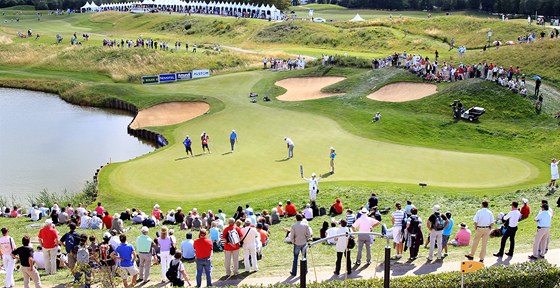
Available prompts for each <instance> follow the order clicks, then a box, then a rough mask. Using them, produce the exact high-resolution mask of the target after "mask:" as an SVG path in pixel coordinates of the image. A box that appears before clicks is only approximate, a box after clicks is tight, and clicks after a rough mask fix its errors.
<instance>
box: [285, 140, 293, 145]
mask: <svg viewBox="0 0 560 288" xmlns="http://www.w3.org/2000/svg"><path fill="white" fill-rule="evenodd" d="M285 141H286V144H288V145H290V146H294V141H292V139H290V138H286V140H285Z"/></svg>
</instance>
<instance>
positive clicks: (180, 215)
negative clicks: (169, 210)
mask: <svg viewBox="0 0 560 288" xmlns="http://www.w3.org/2000/svg"><path fill="white" fill-rule="evenodd" d="M175 210H177V212H175V223H177V225H181V223H183V221H185V213H183V208H181V206H179V207H177V209H175Z"/></svg>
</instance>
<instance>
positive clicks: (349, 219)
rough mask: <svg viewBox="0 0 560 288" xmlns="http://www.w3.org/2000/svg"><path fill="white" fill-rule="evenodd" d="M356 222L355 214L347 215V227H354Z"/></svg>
mask: <svg viewBox="0 0 560 288" xmlns="http://www.w3.org/2000/svg"><path fill="white" fill-rule="evenodd" d="M355 221H356V215H354V214H346V222H347V224H346V227H352V225H353V224H354V222H355Z"/></svg>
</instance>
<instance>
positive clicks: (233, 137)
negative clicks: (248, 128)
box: [229, 130, 238, 153]
mask: <svg viewBox="0 0 560 288" xmlns="http://www.w3.org/2000/svg"><path fill="white" fill-rule="evenodd" d="M237 141H238V140H237V133H236V132H235V130H231V134H229V143H230V144H231V153H233V148H234V146H235V144H236V143H237Z"/></svg>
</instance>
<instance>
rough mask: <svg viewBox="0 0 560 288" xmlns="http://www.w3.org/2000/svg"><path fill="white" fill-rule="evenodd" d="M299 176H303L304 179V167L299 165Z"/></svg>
mask: <svg viewBox="0 0 560 288" xmlns="http://www.w3.org/2000/svg"><path fill="white" fill-rule="evenodd" d="M299 174H300V175H301V178H303V165H301V164H299Z"/></svg>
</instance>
